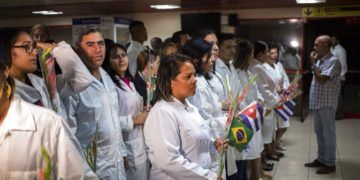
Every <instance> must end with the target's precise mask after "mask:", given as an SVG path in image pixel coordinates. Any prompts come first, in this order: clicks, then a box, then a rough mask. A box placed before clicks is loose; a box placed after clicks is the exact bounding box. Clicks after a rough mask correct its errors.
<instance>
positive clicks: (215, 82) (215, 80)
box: [208, 72, 228, 101]
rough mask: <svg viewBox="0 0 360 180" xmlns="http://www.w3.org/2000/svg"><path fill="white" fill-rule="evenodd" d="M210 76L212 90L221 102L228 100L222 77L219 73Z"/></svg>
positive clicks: (211, 73)
mask: <svg viewBox="0 0 360 180" xmlns="http://www.w3.org/2000/svg"><path fill="white" fill-rule="evenodd" d="M210 76H211V77H212V78H211V79H210V80H208V82H209V84H210V86H211V88H212V89H213V91H214V92H215V93H216V95H217V96H218V99H219V101H223V100H225V99H227V98H228V96H227V92H226V87H225V86H224V85H223V84H222V82H221V78H220V75H219V74H218V72H210Z"/></svg>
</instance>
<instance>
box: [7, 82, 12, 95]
mask: <svg viewBox="0 0 360 180" xmlns="http://www.w3.org/2000/svg"><path fill="white" fill-rule="evenodd" d="M11 93H12V88H11V86H10V84H9V83H6V96H7V97H8V98H10V96H11Z"/></svg>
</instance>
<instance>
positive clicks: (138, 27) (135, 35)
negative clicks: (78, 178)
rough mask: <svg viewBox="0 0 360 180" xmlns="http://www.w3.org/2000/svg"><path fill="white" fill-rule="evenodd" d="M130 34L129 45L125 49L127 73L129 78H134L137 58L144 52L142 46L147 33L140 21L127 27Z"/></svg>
mask: <svg viewBox="0 0 360 180" xmlns="http://www.w3.org/2000/svg"><path fill="white" fill-rule="evenodd" d="M129 31H130V34H131V40H132V41H131V43H130V46H129V47H128V49H127V54H128V57H129V71H130V74H131V76H133V77H135V73H136V71H137V63H136V62H137V56H138V55H139V54H140V52H141V51H143V50H145V49H146V47H145V46H144V45H143V44H144V42H145V41H146V40H147V38H148V37H147V36H148V35H147V32H146V28H145V26H144V23H143V22H141V21H133V22H132V23H131V24H130V26H129Z"/></svg>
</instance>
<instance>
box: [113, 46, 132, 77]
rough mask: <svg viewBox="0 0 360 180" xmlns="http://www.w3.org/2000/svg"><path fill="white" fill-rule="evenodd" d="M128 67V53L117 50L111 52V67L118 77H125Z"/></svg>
mask: <svg viewBox="0 0 360 180" xmlns="http://www.w3.org/2000/svg"><path fill="white" fill-rule="evenodd" d="M128 65H129V60H128V56H127V54H126V51H124V50H123V49H121V48H116V49H113V50H112V51H111V52H110V67H111V69H112V70H114V71H115V72H116V74H117V75H119V76H124V75H125V72H126V70H127V68H128Z"/></svg>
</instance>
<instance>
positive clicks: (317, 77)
mask: <svg viewBox="0 0 360 180" xmlns="http://www.w3.org/2000/svg"><path fill="white" fill-rule="evenodd" d="M310 63H311V67H312V70H313V73H314V76H315V80H316V81H318V82H319V83H320V84H325V83H326V81H328V80H329V79H330V77H329V76H326V75H322V74H321V71H320V70H319V68H318V66H317V53H316V52H314V51H313V52H311V54H310Z"/></svg>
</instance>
